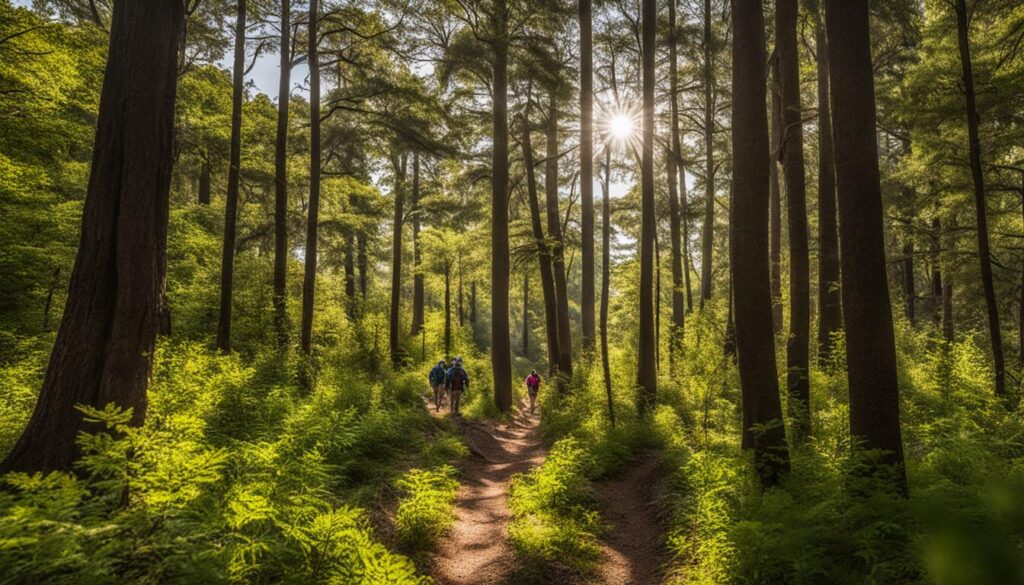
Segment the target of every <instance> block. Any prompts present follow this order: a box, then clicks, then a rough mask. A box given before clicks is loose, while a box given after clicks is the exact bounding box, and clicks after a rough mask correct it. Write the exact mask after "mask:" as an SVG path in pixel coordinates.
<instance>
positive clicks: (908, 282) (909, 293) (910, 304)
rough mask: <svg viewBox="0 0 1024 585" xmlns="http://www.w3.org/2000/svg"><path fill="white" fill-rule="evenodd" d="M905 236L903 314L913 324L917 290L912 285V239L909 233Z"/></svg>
mask: <svg viewBox="0 0 1024 585" xmlns="http://www.w3.org/2000/svg"><path fill="white" fill-rule="evenodd" d="M906 238H907V241H906V242H904V243H903V314H904V316H906V318H907V321H910V325H911V326H915V325H917V315H916V314H915V313H916V311H915V308H916V307H915V301H916V300H917V291H916V290H915V287H914V240H913V239H912V238H913V235H911V234H907V236H906Z"/></svg>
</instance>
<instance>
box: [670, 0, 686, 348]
mask: <svg viewBox="0 0 1024 585" xmlns="http://www.w3.org/2000/svg"><path fill="white" fill-rule="evenodd" d="M677 60H678V59H677V55H676V0H668V87H669V110H670V118H669V140H670V144H669V153H668V160H667V161H666V164H665V168H666V170H667V172H668V209H669V237H670V239H671V246H672V258H671V262H672V326H671V329H670V330H669V336H668V338H669V342H668V343H669V346H668V360H669V367H670V368H673V367H674V366H675V362H676V354H677V353H679V352H680V351H682V346H683V326H684V325H683V313H684V312H685V308H684V306H683V302H684V298H683V252H682V238H681V235H680V223H681V217H680V214H679V193H678V187H677V184H676V179H677V173H678V172H679V167H678V165H677V164H676V161H677V160H678V159H679V158H680V157H681V156H682V154H681V153H682V145H681V144H680V141H679V103H678V101H679V99H678V94H679V65H678V62H677ZM685 180H686V179H685V176H684V178H683V181H684V185H683V190H684V191H685V189H686V185H685Z"/></svg>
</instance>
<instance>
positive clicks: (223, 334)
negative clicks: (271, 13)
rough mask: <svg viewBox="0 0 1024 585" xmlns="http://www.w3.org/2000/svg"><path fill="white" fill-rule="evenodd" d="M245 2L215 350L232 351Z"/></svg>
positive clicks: (241, 2) (238, 32)
mask: <svg viewBox="0 0 1024 585" xmlns="http://www.w3.org/2000/svg"><path fill="white" fill-rule="evenodd" d="M245 3H246V0H238V13H237V15H236V19H235V62H234V65H233V67H234V70H233V72H232V87H233V89H232V95H231V154H230V169H229V170H228V195H227V200H226V202H225V205H224V243H223V247H222V249H221V263H220V314H219V318H218V320H217V347H218V348H219V349H220V350H221V351H223V352H229V351H231V300H232V296H233V295H232V289H233V287H234V281H235V224H236V222H237V219H238V189H239V184H240V182H241V168H240V167H241V164H242V163H241V159H242V97H243V93H244V91H245V75H244V69H245V9H246V4H245Z"/></svg>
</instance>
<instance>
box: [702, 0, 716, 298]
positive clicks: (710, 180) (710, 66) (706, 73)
mask: <svg viewBox="0 0 1024 585" xmlns="http://www.w3.org/2000/svg"><path fill="white" fill-rule="evenodd" d="M711 19H712V13H711V0H704V63H703V65H702V72H701V77H702V83H703V84H704V165H705V179H704V227H703V233H702V234H701V246H702V250H701V261H700V308H702V309H703V308H704V301H707V300H710V299H711V260H712V259H711V254H712V251H713V250H714V237H715V91H714V85H715V64H714V59H713V47H712V43H714V38H713V36H712V34H711Z"/></svg>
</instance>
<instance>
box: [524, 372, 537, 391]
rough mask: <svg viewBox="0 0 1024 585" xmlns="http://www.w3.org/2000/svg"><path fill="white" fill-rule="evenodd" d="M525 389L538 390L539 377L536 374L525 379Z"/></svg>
mask: <svg viewBox="0 0 1024 585" xmlns="http://www.w3.org/2000/svg"><path fill="white" fill-rule="evenodd" d="M526 387H527V388H540V376H538V375H537V374H530V375H529V376H527V377H526Z"/></svg>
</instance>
